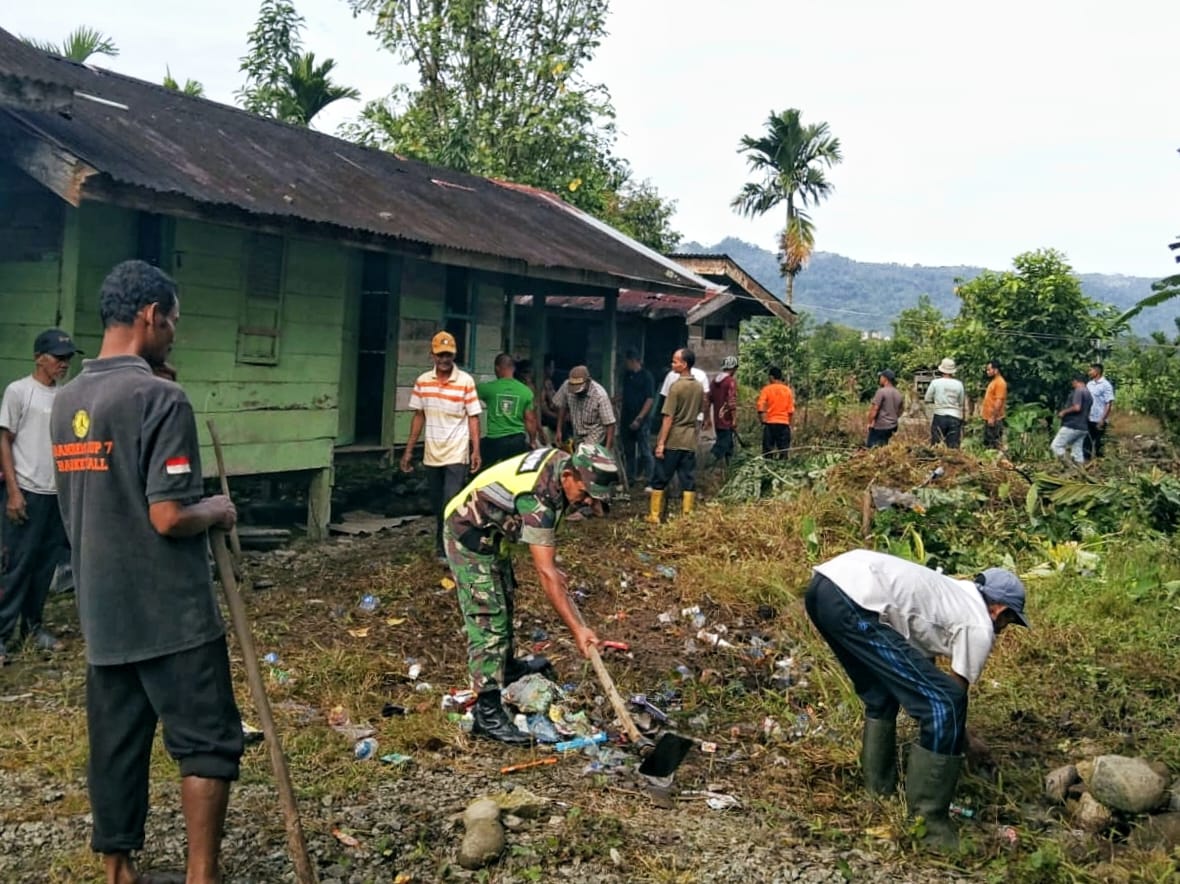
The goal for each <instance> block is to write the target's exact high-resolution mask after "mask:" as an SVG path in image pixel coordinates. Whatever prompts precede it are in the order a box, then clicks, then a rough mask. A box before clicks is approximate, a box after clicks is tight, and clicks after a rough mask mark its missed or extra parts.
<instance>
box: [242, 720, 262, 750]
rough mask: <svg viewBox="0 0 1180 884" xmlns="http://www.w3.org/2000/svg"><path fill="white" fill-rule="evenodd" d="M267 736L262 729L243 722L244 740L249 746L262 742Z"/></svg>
mask: <svg viewBox="0 0 1180 884" xmlns="http://www.w3.org/2000/svg"><path fill="white" fill-rule="evenodd" d="M264 736H266V735H265V734H264V733H263V732H262V731H261V730H259V729H258V728H256V727H254V726H253V725H249V724H246V722H244V721H243V722H242V740H243V742H245V744H246V745H247V746H253V745H254V744H255V743H261V742H262V738H263V737H264Z"/></svg>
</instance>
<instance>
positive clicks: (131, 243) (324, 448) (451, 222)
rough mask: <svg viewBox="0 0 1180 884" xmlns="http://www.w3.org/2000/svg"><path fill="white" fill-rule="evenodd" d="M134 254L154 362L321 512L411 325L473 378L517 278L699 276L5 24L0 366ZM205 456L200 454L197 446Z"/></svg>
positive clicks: (90, 346) (400, 379)
mask: <svg viewBox="0 0 1180 884" xmlns="http://www.w3.org/2000/svg"><path fill="white" fill-rule="evenodd" d="M128 258H141V259H144V260H148V261H151V262H153V263H155V264H157V265H158V266H160V267H162V268H163V269H165V270H166V271H167V272H168V273H170V274H171V275H172V276H173V277H174V278H175V279H176V280H177V282H178V284H179V286H180V292H181V322H180V325H179V328H178V332H177V338H176V344H175V349H174V352H173V362H174V364H175V365H176V367H177V369H178V371H179V375H180V382H181V383H182V384H183V386H184V387H185V389H186V390H187V392H188V394H189V396H190V398H191V399H192V401H193V404H194V406H195V408H196V410H197V412H198V424H199V426H200V429H201V433H202V442H203V443H204V442H206V441H207V439H206V436H205V433H206V431H205V421H206V419H208V418H213V419H215V421H216V423H217V425H218V430H219V433H220V435H221V436H222V437H223V440H224V442H225V446H226V458H227V471H228V472H229V473H230V474H231V475H251V474H268V473H279V472H284V473H285V472H289V471H300V472H302V473H304V474H305V475H306V477H307V479H308V480H309V482H310V493H309V507H308V509H309V513H308V524H309V531H310V533H311V534H312V535H313V536H322V534H323V533H324V532H325V530H326V526H327V524H328V516H329V512H328V510H329V504H330V499H331V496H330V491H331V485H332V465H333V460H334V455H335V452H336V450H337V449H338V448H339V447H340V446H355V445H372V446H381V447H385V448H388V447H390V446H392V445H394V444H395V443H396V442H400V441H404V439H405V436H406V432H407V430H408V426H409V419H410V415H409V413H408V412H407V411H406V408H405V406H406V402H407V400H408V397H409V392H410V388H411V387H412V384H413V381H414V378H415V377H416V376H417V375H418V373H419V372H421V371H422V370H424V369H425V368H427V367H429V364H430V358H429V341H430V338H431V336H432V335H433V334H434V333H435V332H436V331H438V330H439V329H440V328H447V329H448V330H450V331H451V332H453V333H454V334H455V336H456V339H457V341H458V344H459V349H460V353H459V361H460V363H461V364H464V365H465V367H467V368H468V369H469V370H472V371H474V372H476V373H482V374H487V373H490V371H491V361H492V358H493V357H494V355H495V354H496V352H498V351H500V350H501V349H504V348H506V347H508V346H509V344H510V343H511V339H512V328H511V325H510V323H509V322H508V318H509V316H510V315H511V313H512V298H513V296H514V295H520V294H526V295H536V296H538V299H539V303H542V309H541V310H540V311H539V312H538V318H537V320H536V321H535V322H534V324H533V326H532V334H531V338H532V343H533V345H534V346H535V347H536V348H537V356H538V357H539V355H540V353H541V352H544V345H545V323H544V318H545V312H546V311H545V309H544V307H543V300H544V297H545V296H547V295H555V296H562V297H579V298H586V297H594V298H597V299H599V304H600V309H601V310H602V313H603V316H604V317H605V318H606V323H605V326H606V329H607V330H606V332H605V333H604V337H603V340H604V341H605V342H606V344H607V346H608V347H609V346H611V343H610V342H611V337H612V335H613V329H614V324H613V312H614V311H613V308H614V303H615V301H616V299H617V293H618V291H619V289H628V290H658V291H672V292H676V293H679V294H681V295H685V296H689V297H700V296H702V295H703V294H704V291H705V289H706V287H707V283H706V282H705V281H704V280H703V279H700V278H699V277H696V276H694V275H693V274H692V273H690V272H689V271H687V270H685V269H684V268H682V267H680V266H679V265H678V264H676V263H675V262H674V261H670V260H668V259H665V258H663V257H661V256H659V255H655V254H654V253H651V252H650V251H649V250H647V249H645V248H643V247H642V246H640V245H639V244H637V243H634V242H633V241H631V240H629V239H627V238H626V237H624V236H622V235H621V234H619V233H617V232H615V231H613V230H611V229H610V228H606V227H605V225H603V224H601V222H598V221H596V220H594V219H592V218H589V216H586V215H585V214H583V213H581V212H579V211H577V210H576V209H573V208H572V207H570V206H568V205H566V204H565V203H563V202H562V201H561V200H559V199H557V198H556V197H554V196H552V195H550V194H545V193H542V192H540V191H535V190H533V189H531V188H524V187H519V186H515V185H510V184H507V183H505V182H499V181H493V180H489V179H485V178H479V177H475V176H471V175H465V174H461V173H458V172H453V171H449V170H445V169H440V168H437V167H432V166H429V165H426V164H423V163H418V162H414V161H411V160H407V159H404V158H402V157H399V156H396V155H394V154H391V153H387V152H384V151H378V150H373V149H368V148H364V147H361V146H358V145H356V144H352V143H350V142H347V141H343V140H341V139H338V138H333V137H331V136H328V135H324V134H321V133H318V132H314V131H311V130H309V129H306V128H301V127H297V126H290V125H287V124H284V123H279V122H276V121H274V120H270V119H265V118H262V117H258V116H255V115H253V114H250V113H247V112H245V111H242V110H239V109H237V108H233V107H229V106H226V105H222V104H218V103H215V102H212V101H208V100H206V99H203V98H196V97H192V96H188V95H184V94H182V93H179V92H176V91H173V90H168V89H165V88H164V87H162V86H158V85H155V84H152V83H146V82H143V81H140V80H135V79H132V78H130V77H125V76H122V75H120V74H117V73H113V72H110V71H106V70H101V69H97V68H93V67H90V66H89V65H82V64H76V63H73V62H70V61H66V60H63V59H60V58H57V57H55V56H51V55H46V54H44V53H41V52H39V51H37V50H35V49H32V48H30V47H28V46H26V45H25V44H23V43H22V42H20V41H19V40H17V39H16V38H15V37H13V36H12V35H11V34H8V33H6V32H4V31H2V30H0V385H2V384H7V383H8V382H9V381H11V380H13V379H14V378H16V377H18V376H20V375H23V374H26V373H28V372H29V371H30V370H31V362H32V360H31V357H32V353H31V346H32V341H33V338H34V337H35V335H36V334H37V332H38V331H40V330H41V329H43V328H46V327H49V326H60V327H62V328H64V329H65V330H67V331H69V332H70V333H72V334H73V335H74V338H75V340H76V341H77V342H78V345H79V346H80V347H81V348H82V349H83V350H85V351H86V352H88V353H90V354H91V355H93V354H95V353H96V352H97V350H98V346H99V342H100V339H101V328H100V324H99V317H98V291H99V286H100V284H101V281H102V279H103V278H104V276H105V275H106V273H107V272H108V271H109V270H110V269H111V267H112V266H114V265H115V264H116V263H118V262H119V261H122V260H125V259H128ZM203 454H204V455H205V457H206V462H210V460H211V458H210V457H209V454H210V452H209V451H208V450H206V451H204V452H203Z"/></svg>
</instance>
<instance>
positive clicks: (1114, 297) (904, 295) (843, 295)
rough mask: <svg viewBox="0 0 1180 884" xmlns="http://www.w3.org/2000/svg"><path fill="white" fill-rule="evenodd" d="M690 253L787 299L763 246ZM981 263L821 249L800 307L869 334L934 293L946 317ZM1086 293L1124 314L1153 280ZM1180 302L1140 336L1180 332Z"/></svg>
mask: <svg viewBox="0 0 1180 884" xmlns="http://www.w3.org/2000/svg"><path fill="white" fill-rule="evenodd" d="M679 251H681V252H688V253H713V252H724V253H725V254H727V255H729V257H731V258H733V259H734V260H735V261H737V263H738V264H740V265H741V266H742V267H743V268H744V269H745V270H746V272H748V273H750V274H751V275H752V276H753V277H754V278H755V279H757V280H758V281H759V282H760V283H762V284H763V285H764V286H766V287H767V288H768V289H770V291H772V292H774V294H775V295H777V296H778V297H780V298H781V297H783V291H784V282H783V278H782V277H781V276H780V275H779V269H778V259H777V258H775V256H774V253H773V252H770V251H767V250H766V249H763V248H761V247H759V246H756V245H752V244H751V243H748V242H743V241H742V240H740V239H735V238H734V237H727V238H725V239H723V240H722V241H721V242H719V243H717V244H716V245H713V246H703V245H701V244H700V243H696V242H689V243H683V244H682V245H681V246H680V248H679ZM983 270H984V268H982V267H967V266H960V267H923V266H921V265H918V264H914V265H905V264H870V263H866V262H863V261H853V260H852V259H851V258H845V257H843V256H842V255H834V254H831V253H829V252H816V253H815V254H814V255H813V256H812V258H811V262H810V263H809V264H808V265H807V269H806V270H804V271H803V272H802V273H800V274H799V275H798V276H797V277H795V309H796V310H798V311H800V312H801V313H810V314H811V315H812V316H813V317H814V318H815V319H816V320H818V321H819V322H828V321H831V322H836V323H839V324H840V325H847V326H851V327H852V328H858V329H861V330H862V331H880V332H883V333H885V334H888V333H889V332H890V330H891V328H892V323H893V319H894V317H896V316H897V314H898V313H899V312H901V311H902V310H904V309H905V308H906V307H913V306H914V305H916V304H917V303H918V298H919V297H920V296H922V295H928V296H929V297H930V301H931V302H932V303H933V304H934V306H935V307H937V308H938V309H939V310H940V311H942V313H943V315H944V316H954V315H955V314H957V313H958V312H959V299H958V298H957V297H956V296H955V293H954V286H955V280H956V279H963V280H968V279H971V278H973V277H975V276H978V275H979V274H980V273H982V272H983ZM1079 278H1080V279H1081V281H1082V290H1083V291H1084V292H1085V293H1086V294H1087V295H1088V296H1090V297H1091V298H1093V299H1094V300H1096V301H1101V302H1102V303H1105V304H1113V305H1115V307H1117V308H1118V309H1119V310H1120V311H1123V310H1127V309H1129V308H1130V307H1132V306H1133V305H1134V304H1135V303H1136V302H1137V301H1139V300H1141V299H1142V298H1145V297H1146V296H1147V295H1149V294H1151V284H1152V283H1153V282H1155V280H1154V279H1147V278H1145V277H1141V276H1121V275H1115V274H1107V273H1082V274H1079ZM1178 313H1180V306H1178V303H1177V302H1175V301H1173V302H1169V303H1166V304H1163V305H1161V306H1159V307H1150V308H1148V309H1147V310H1144V311H1143V312H1142V313H1141V314H1139V316H1137V317H1136V318H1135V320H1133V321H1132V327H1133V328H1134V331H1135V332H1136V333H1138V334H1148V333H1149V332H1152V331H1156V330H1162V331H1164V332H1166V333H1168V334H1175V333H1176V325H1175V323H1174V321H1173V320H1174V319H1175V317H1176V316H1177V315H1178Z"/></svg>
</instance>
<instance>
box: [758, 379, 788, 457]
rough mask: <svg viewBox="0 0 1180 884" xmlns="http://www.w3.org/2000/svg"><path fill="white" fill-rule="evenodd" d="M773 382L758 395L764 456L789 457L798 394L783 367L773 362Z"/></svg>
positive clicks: (771, 380)
mask: <svg viewBox="0 0 1180 884" xmlns="http://www.w3.org/2000/svg"><path fill="white" fill-rule="evenodd" d="M767 374H769V375H770V383H769V384H767V385H766V386H765V387H763V388H762V392H761V393H759V394H758V419H759V420H760V421H762V456H763V457H773V458H778V459H780V460H786V459H787V453H788V452H789V451H790V450H791V416H792V415H793V414H794V413H795V394H794V393H793V392H792V391H791V388H790V386H789V385H788V384H787V382H786V381H784V380H783V370H782V369H781V368H779V367H778V366H777V365H772V366H771V367H770V371H769V372H767Z"/></svg>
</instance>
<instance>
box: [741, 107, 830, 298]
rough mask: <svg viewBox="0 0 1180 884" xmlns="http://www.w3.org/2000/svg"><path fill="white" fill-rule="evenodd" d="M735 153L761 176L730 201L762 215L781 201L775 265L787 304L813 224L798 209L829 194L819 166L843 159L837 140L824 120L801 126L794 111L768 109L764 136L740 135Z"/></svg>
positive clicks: (807, 252)
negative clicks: (783, 217) (782, 280)
mask: <svg viewBox="0 0 1180 884" xmlns="http://www.w3.org/2000/svg"><path fill="white" fill-rule="evenodd" d="M738 152H739V153H744V154H745V155H746V161H747V162H748V163H749V166H750V170H751V171H753V172H755V173H757V174H759V175H760V176H761V180H760V181H749V182H747V183H746V184H745V186H744V187H743V188H742V190H741V193H739V194H738V195H737V196H736V197H734V198H733V200H732V202H731V203H730V205H731V206H732V207H733V208H734V209H736V210H737V211H738V212H739V213H741V214H743V215H746V216H754V215H765V214H766V213H767V212H769V211H770V210H771V209H774V208H776V207H777V206H779V205H780V204H785V205H786V210H787V217H786V226H785V227H784V228H783V232H782V236H781V239H780V248H779V265H780V267H781V269H782V273H783V275H784V276H786V278H787V303H788V304H791V303H793V302H794V291H795V277H796V276H797V275H798V274H799V272H800V271H801V270H803V268H804V267H805V266H806V265H807V261H808V259H809V258H810V257H811V253H812V251H814V249H815V227H814V225H813V223H812V221H811V216H810V215H809V214H808V213H807V212H806V211H804V210H805V209H806V208H808V207H809V206H812V205H816V204H818V203H819V202H821V201H822V200H825V199H827V198H828V197H829V196H830V195H831V193H832V184H831V182H829V181H828V179H827V175H826V174H825V169H830V168H831V167H832V166H834V165H835V164H836V163H839V162H840V161H841V160H842V159H843V156H842V155H841V153H840V140H839V139H838V138H834V137H833V136H832V135H830V134H829V132H828V124H827V123H815V124H812V125H808V126H805V125H804V124H803V121H802V119H801V114H800V112H799V111H798V110H796V109H795V108H789V109H787V110H785V111H782V112H781V113H775V112H771V114H770V117H769V118H768V119H767V121H766V133H765V134H764V135H761V136H759V137H757V138H755V137H753V136H751V135H746V136H743V137H742V141H741V147H740V148H738Z"/></svg>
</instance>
